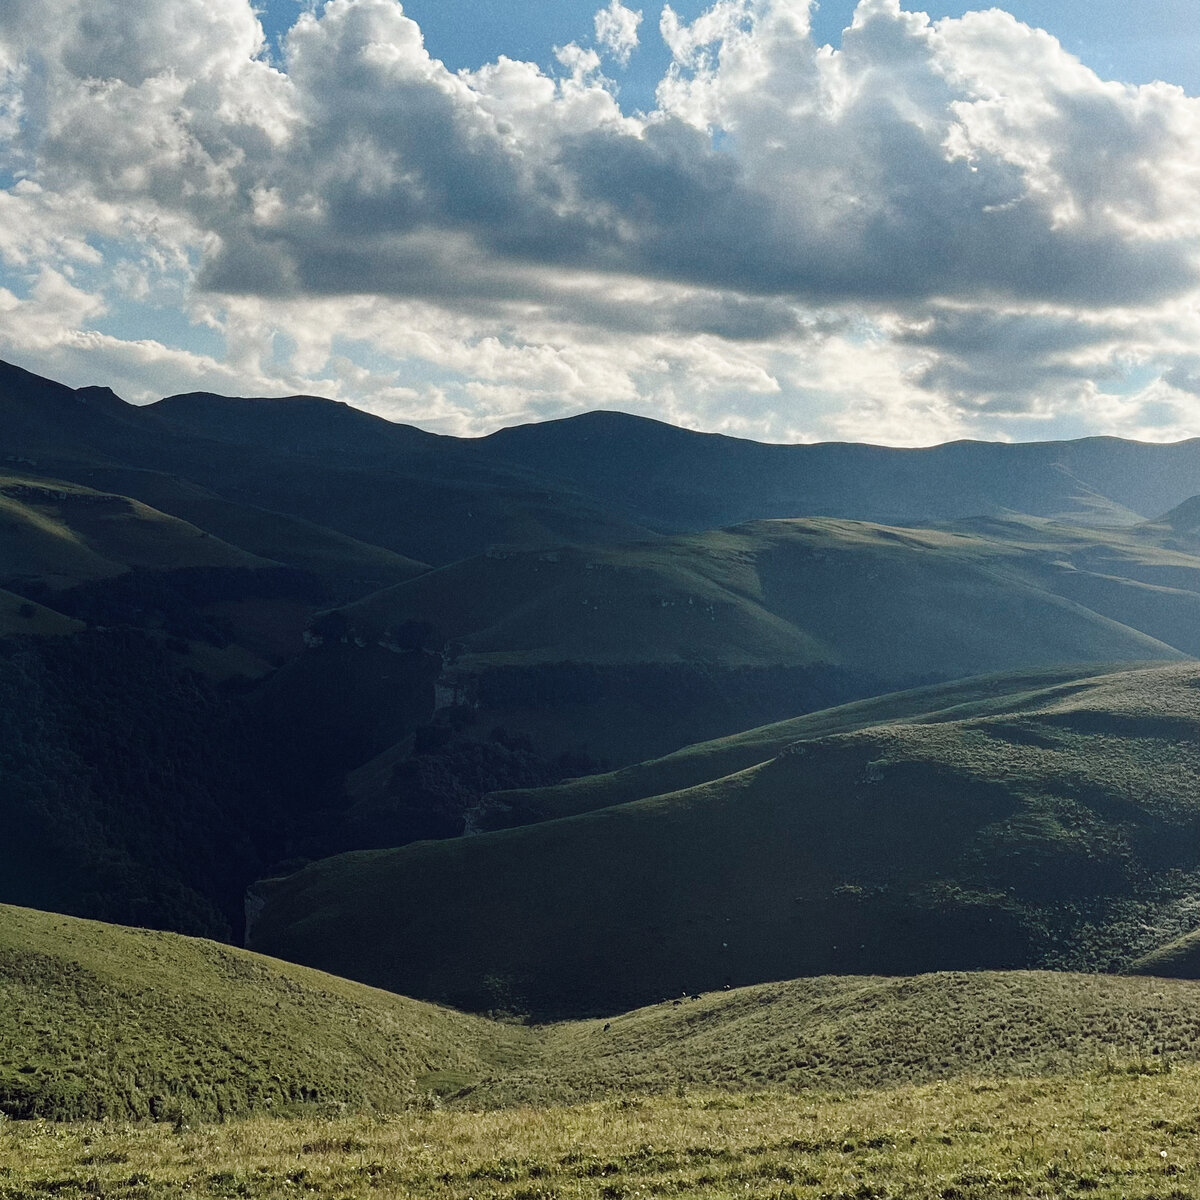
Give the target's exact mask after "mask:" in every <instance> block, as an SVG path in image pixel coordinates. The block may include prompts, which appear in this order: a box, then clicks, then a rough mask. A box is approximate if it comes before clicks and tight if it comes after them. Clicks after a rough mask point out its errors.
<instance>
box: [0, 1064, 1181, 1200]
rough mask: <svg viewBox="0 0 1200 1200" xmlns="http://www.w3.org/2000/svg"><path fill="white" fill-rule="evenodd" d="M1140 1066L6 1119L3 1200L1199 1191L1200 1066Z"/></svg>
mask: <svg viewBox="0 0 1200 1200" xmlns="http://www.w3.org/2000/svg"><path fill="white" fill-rule="evenodd" d="M1131 1066H1132V1069H1126V1065H1125V1064H1113V1065H1112V1066H1111V1067H1110V1068H1108V1069H1107V1070H1103V1071H1098V1072H1092V1073H1087V1074H1083V1075H1080V1076H1076V1077H1072V1078H1050V1079H1045V1078H1036V1077H1035V1078H1028V1079H1020V1080H992V1079H986V1078H979V1079H961V1080H955V1081H953V1082H950V1083H941V1084H931V1085H924V1086H908V1087H901V1088H895V1089H888V1090H881V1091H868V1092H850V1093H831V1094H820V1093H809V1094H803V1095H798V1094H795V1093H787V1092H782V1091H777V1090H766V1091H759V1092H751V1093H742V1094H737V1095H731V1094H729V1093H724V1092H712V1091H702V1090H689V1089H683V1090H681V1092H680V1093H679V1094H674V1095H670V1096H663V1097H656V1098H628V1097H626V1098H622V1099H620V1100H611V1101H605V1102H600V1103H592V1104H586V1105H582V1106H576V1107H549V1108H529V1107H523V1108H515V1109H505V1110H501V1111H496V1112H490V1113H483V1114H481V1113H476V1112H470V1113H464V1112H457V1111H434V1112H413V1113H406V1114H399V1115H395V1116H392V1117H388V1118H383V1119H363V1118H355V1117H340V1118H334V1119H311V1118H310V1119H307V1120H305V1119H294V1120H279V1119H275V1120H272V1119H254V1120H249V1121H241V1122H232V1123H228V1124H223V1125H218V1126H206V1127H193V1128H188V1127H185V1126H177V1127H172V1126H171V1125H168V1124H157V1125H144V1124H143V1125H115V1124H107V1125H87V1124H78V1125H70V1126H65V1127H63V1126H52V1125H47V1124H45V1123H41V1122H34V1123H26V1122H7V1123H4V1124H0V1197H2V1198H3V1200H35V1198H36V1200H42V1198H44V1197H46V1196H48V1195H57V1196H65V1197H75V1196H105V1197H111V1198H113V1200H147V1198H149V1197H169V1196H180V1195H188V1196H198V1197H214V1198H218V1197H219V1198H221V1200H226V1198H230V1197H245V1198H247V1200H257V1198H262V1200H267V1198H268V1197H270V1198H275V1197H283V1196H295V1195H312V1196H328V1197H342V1198H343V1200H356V1198H358V1197H368V1196H371V1197H376V1196H379V1197H436V1198H437V1200H635V1198H638V1200H640V1198H643V1197H654V1196H693V1197H697V1198H698V1200H699V1198H710V1200H716V1198H718V1197H720V1198H732V1197H739V1198H750V1200H792V1198H795V1200H901V1198H905V1200H924V1198H929V1200H934V1198H937V1200H995V1198H996V1197H1002V1196H1027V1197H1042V1198H1046V1200H1049V1198H1051V1197H1055V1198H1058V1197H1094V1198H1101V1200H1194V1197H1195V1196H1196V1195H1197V1194H1198V1190H1200V1170H1198V1168H1197V1140H1198V1137H1200V1132H1198V1130H1200V1126H1198V1124H1197V1113H1196V1101H1197V1095H1198V1094H1200V1070H1198V1069H1197V1068H1195V1067H1192V1066H1189V1067H1182V1068H1178V1069H1176V1070H1174V1071H1171V1072H1170V1073H1168V1074H1160V1073H1157V1072H1151V1073H1144V1072H1143V1071H1142V1070H1141V1069H1140V1068H1139V1067H1138V1065H1137V1064H1132V1065H1131Z"/></svg>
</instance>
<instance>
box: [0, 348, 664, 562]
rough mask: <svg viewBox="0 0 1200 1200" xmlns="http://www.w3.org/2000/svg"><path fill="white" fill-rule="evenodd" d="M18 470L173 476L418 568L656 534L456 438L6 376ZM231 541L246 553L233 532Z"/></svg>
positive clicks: (4, 442)
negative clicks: (497, 552) (503, 551)
mask: <svg viewBox="0 0 1200 1200" xmlns="http://www.w3.org/2000/svg"><path fill="white" fill-rule="evenodd" d="M243 413H244V414H246V420H241V419H239V414H243ZM247 423H248V425H249V431H247V429H246V428H244V426H245V425H246V424H247ZM285 431H286V432H285ZM376 435H377V437H378V451H377V452H370V451H364V436H366V437H367V439H368V440H369V441H371V443H372V445H374V444H375V437H376ZM428 444H432V445H433V446H435V447H436V452H435V453H433V454H432V455H431V454H430V453H429V452H428V450H427V446H428ZM9 464H12V465H13V466H14V467H15V468H16V469H20V470H21V471H23V472H34V473H37V474H39V475H45V476H52V477H54V478H59V479H69V480H78V481H82V482H87V481H88V479H89V478H90V477H91V475H92V473H93V472H95V471H97V470H101V471H104V472H110V471H113V470H122V471H127V470H129V469H131V468H132V469H135V470H141V471H152V472H159V473H164V474H167V475H171V476H175V477H177V478H178V479H179V480H181V481H187V483H189V484H192V485H195V486H198V487H200V488H202V489H204V490H205V491H207V492H211V493H213V494H215V495H217V496H219V497H220V498H221V499H223V500H225V501H227V502H232V503H234V504H237V505H244V506H250V507H252V508H255V509H264V510H267V511H269V512H275V513H281V514H285V515H287V516H290V517H293V518H299V519H301V520H303V521H307V522H310V523H315V524H317V525H320V526H323V527H326V528H328V529H331V530H334V531H337V532H338V533H340V534H342V535H344V536H348V537H351V538H354V539H356V540H358V541H365V542H368V543H371V544H374V545H378V546H381V547H384V548H385V549H388V550H391V551H393V552H394V553H398V554H401V555H405V556H407V557H409V558H412V559H415V560H417V561H420V562H446V561H450V560H453V559H456V558H459V557H461V556H463V555H464V554H476V553H480V552H482V551H483V550H484V549H486V547H487V546H488V545H490V544H492V543H494V542H498V541H504V542H507V541H518V542H528V543H545V542H556V541H562V540H570V539H584V540H596V539H607V540H620V539H622V538H628V537H636V536H645V535H646V534H647V532H648V530H647V529H646V528H645V527H644V526H643V525H641V524H640V522H639V521H637V520H636V519H635V518H633V517H631V515H630V514H629V513H628V511H627V510H626V509H624V508H623V507H622V506H612V505H610V506H607V507H605V506H601V505H600V504H598V503H596V502H595V501H592V500H590V499H588V498H587V497H584V496H581V495H579V494H578V493H577V492H575V491H574V490H573V489H571V488H570V487H569V486H564V485H562V484H561V483H554V482H552V481H550V480H548V479H546V478H545V477H544V476H540V475H537V474H536V473H533V472H530V471H527V470H524V469H522V468H520V467H512V466H508V465H505V464H497V463H491V462H488V461H485V460H483V459H480V458H479V457H478V456H475V455H472V454H470V453H466V454H464V452H463V451H462V450H461V448H460V447H459V445H458V443H457V441H456V440H455V439H452V438H436V437H434V436H433V435H429V434H422V433H420V432H419V431H417V430H413V429H408V428H406V427H402V426H397V425H394V424H393V423H391V422H387V421H383V420H380V419H379V418H375V417H370V416H368V415H367V414H365V413H361V412H358V411H357V410H355V409H351V408H349V407H348V406H346V405H342V404H337V403H335V402H333V401H328V400H319V399H315V398H311V397H293V398H290V399H282V400H270V401H266V400H264V401H252V400H234V399H229V398H226V397H212V396H207V395H203V394H197V395H193V396H184V397H178V398H174V399H173V400H172V401H170V402H162V403H161V404H157V405H150V406H146V407H142V408H138V407H135V406H132V405H128V404H125V403H124V402H123V401H121V400H120V399H119V398H118V397H117V396H115V395H114V394H113V393H112V392H110V391H108V390H107V389H104V388H81V389H79V390H75V389H72V388H67V387H64V386H62V385H61V384H57V383H54V382H53V381H51V380H46V379H41V378H39V377H38V376H36V375H32V374H31V373H29V372H27V371H22V370H20V369H19V368H17V367H13V366H10V365H8V364H0V467H4V466H6V465H9ZM191 513H192V515H194V516H199V515H200V513H199V512H198V511H197V510H196V509H194V508H193V509H192V510H191ZM218 517H219V519H220V520H222V521H224V520H226V519H227V517H228V513H226V514H218ZM250 523H251V525H252V526H255V525H259V524H261V522H260V521H259V520H258V519H257V518H251V522H250ZM226 532H227V533H229V534H232V535H233V536H232V538H231V540H232V541H234V542H235V543H237V544H241V543H240V541H239V538H240V536H241V535H240V534H238V533H237V531H236V528H234V529H230V528H229V527H228V526H226Z"/></svg>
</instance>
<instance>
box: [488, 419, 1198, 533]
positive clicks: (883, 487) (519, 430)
mask: <svg viewBox="0 0 1200 1200" xmlns="http://www.w3.org/2000/svg"><path fill="white" fill-rule="evenodd" d="M479 450H480V452H481V453H483V454H485V455H487V456H488V457H490V458H492V459H493V460H495V461H497V462H505V463H512V464H514V465H515V464H520V465H521V466H523V467H525V468H531V469H535V470H538V471H542V472H545V473H546V474H547V475H551V476H555V477H557V478H560V479H563V480H565V481H569V482H570V483H571V484H572V485H573V486H574V487H577V488H579V489H580V490H581V491H583V492H584V493H586V494H588V495H592V496H595V497H597V498H598V499H601V500H609V501H617V500H620V501H621V502H622V503H624V504H629V505H631V506H632V507H634V508H635V509H639V510H641V511H642V512H644V513H646V514H647V515H649V514H650V513H651V512H653V513H656V514H658V515H659V519H660V520H663V521H664V523H666V524H668V525H669V526H670V527H673V528H676V529H681V528H682V529H703V528H710V527H712V526H714V525H729V524H733V523H735V522H739V521H746V520H751V519H754V518H762V517H792V516H803V515H810V514H813V515H815V514H820V515H824V516H835V517H845V518H850V519H853V520H866V521H882V522H888V523H902V522H911V521H927V520H930V521H937V520H951V519H954V518H956V517H966V516H985V515H1004V514H1007V513H1011V512H1021V513H1030V514H1032V515H1034V516H1040V517H1057V518H1063V519H1066V520H1070V521H1074V522H1077V523H1080V524H1099V525H1130V524H1135V523H1136V522H1137V521H1138V515H1139V514H1140V515H1141V517H1142V518H1148V517H1153V516H1156V515H1157V514H1159V513H1161V512H1164V511H1165V510H1166V509H1168V508H1170V507H1172V506H1173V505H1175V504H1178V503H1179V502H1180V501H1181V500H1183V499H1184V498H1185V497H1187V496H1189V495H1194V494H1195V493H1196V491H1197V490H1200V440H1195V439H1194V440H1192V441H1189V442H1180V443H1177V444H1175V445H1171V446H1159V447H1156V448H1154V449H1150V448H1149V447H1147V446H1144V445H1141V444H1139V443H1136V442H1129V441H1124V440H1122V439H1120V438H1083V439H1080V440H1078V441H1071V442H1029V443H1013V444H1001V443H990V442H969V441H963V442H950V443H948V444H946V445H943V446H932V447H929V448H925V449H915V450H905V449H892V448H889V447H883V446H864V445H854V444H850V443H835V442H827V443H820V444H817V445H797V446H786V445H769V444H764V443H760V442H751V441H746V440H743V439H740V438H731V437H726V436H723V435H720V434H710V433H696V432H693V431H691V430H685V429H677V428H675V427H674V426H671V425H666V424H664V423H662V422H660V421H651V420H647V419H646V418H644V417H633V416H629V415H627V414H625V413H618V412H593V413H585V414H583V415H581V416H578V417H568V418H566V419H564V420H559V421H545V422H541V423H539V424H531V425H521V426H518V427H516V428H512V429H504V430H501V431H500V432H498V433H495V434H492V435H491V436H490V437H488V438H485V439H482V440H481V441H480V443H479Z"/></svg>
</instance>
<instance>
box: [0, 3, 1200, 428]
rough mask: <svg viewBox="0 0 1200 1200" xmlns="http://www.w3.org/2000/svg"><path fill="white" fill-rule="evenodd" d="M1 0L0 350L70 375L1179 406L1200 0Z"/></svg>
mask: <svg viewBox="0 0 1200 1200" xmlns="http://www.w3.org/2000/svg"><path fill="white" fill-rule="evenodd" d="M3 7H4V13H5V17H4V20H3V22H2V23H0V147H2V149H0V313H2V314H3V321H2V322H0V357H3V358H6V359H9V360H11V361H14V362H16V363H18V364H20V365H22V366H25V367H28V368H30V369H32V370H36V371H39V372H41V373H43V374H47V375H51V376H54V377H56V378H60V379H63V380H64V381H65V382H68V383H72V384H76V385H79V384H85V383H105V384H110V385H111V386H113V387H115V388H116V389H117V390H118V391H120V392H121V393H122V394H123V395H125V396H126V397H128V398H130V399H135V400H149V399H153V398H157V397H158V396H161V395H163V394H165V393H169V392H175V391H185V390H195V389H201V388H203V389H211V390H214V391H223V392H233V393H239V394H265V395H278V394H285V393H292V392H312V393H317V394H322V395H328V396H332V397H335V398H338V399H343V400H347V401H349V402H351V403H354V404H358V405H361V406H362V407H365V408H368V409H371V410H372V411H375V412H378V413H381V414H383V415H385V416H389V417H392V418H395V419H401V420H406V421H413V422H415V423H418V424H421V425H423V426H425V427H427V428H431V429H437V430H441V431H446V432H456V433H480V432H486V431H488V430H491V429H494V428H496V427H498V426H500V425H504V424H512V423H515V422H519V421H525V420H534V419H543V418H546V417H553V416H563V415H567V414H569V413H573V412H579V411H583V410H586V409H592V408H618V409H623V410H625V411H628V412H635V413H642V414H645V415H649V416H656V417H660V418H662V419H665V420H668V421H672V422H675V423H678V424H683V425H688V426H692V427H695V428H702V429H710V430H719V431H724V432H730V433H736V434H740V435H744V436H751V437H758V438H766V439H772V440H780V441H791V440H814V439H830V438H839V439H854V440H869V441H877V442H887V443H893V444H926V443H930V442H937V441H944V440H948V439H951V438H957V437H984V438H1004V439H1010V438H1016V439H1028V438H1047V437H1063V436H1079V435H1083V434H1089V433H1111V434H1120V435H1124V436H1129V437H1139V438H1148V439H1155V440H1165V439H1172V438H1177V437H1182V436H1191V435H1197V434H1200V280H1198V269H1200V256H1198V251H1200V149H1198V147H1200V100H1198V99H1196V97H1195V94H1194V93H1195V92H1196V91H1197V86H1196V84H1197V75H1198V72H1197V64H1196V55H1195V52H1194V51H1193V52H1192V57H1188V53H1189V52H1188V51H1187V50H1186V48H1187V47H1194V46H1195V44H1196V39H1195V36H1194V33H1195V30H1196V29H1197V28H1200V0H1173V2H1171V0H1161V2H1160V3H1148V4H1145V5H1142V6H1138V7H1137V9H1136V10H1132V9H1128V8H1125V7H1122V8H1121V9H1118V8H1116V7H1115V6H1113V5H1111V4H1107V5H1105V4H1101V5H1090V6H1087V7H1085V6H1083V5H1082V4H1076V3H1066V0H1061V2H1059V3H1044V4H1040V5H1033V4H1030V3H1027V4H1023V5H1020V6H1014V8H1015V11H1014V12H1013V13H1008V12H1005V11H1001V10H1000V9H991V10H989V11H986V12H969V11H967V10H966V8H965V6H961V5H960V6H956V7H953V8H952V9H951V8H949V7H943V8H942V9H940V10H935V12H934V13H933V14H932V16H926V15H925V14H923V13H913V12H907V11H905V10H904V9H902V7H901V6H900V5H899V4H898V3H896V2H895V0H861V3H859V4H858V5H857V7H856V8H852V7H851V6H850V5H849V4H842V5H840V6H839V5H838V4H832V3H831V4H827V5H825V6H824V7H823V8H822V9H821V10H818V11H816V12H815V13H810V9H809V5H808V4H807V3H805V2H804V0H718V2H717V3H715V4H713V5H711V6H708V7H703V6H701V5H700V4H695V3H693V4H684V3H679V4H678V5H676V6H653V7H652V6H650V5H646V4H633V3H624V2H622V0H610V2H609V3H606V4H599V3H594V4H592V3H589V4H585V5H580V4H576V3H573V2H572V3H564V4H562V5H538V6H535V5H533V4H532V3H524V2H522V3H517V2H515V0H509V2H508V3H499V2H497V0H494V2H493V3H491V4H484V5H482V7H480V6H473V7H472V8H471V9H470V11H469V12H468V9H467V6H466V5H465V4H460V3H458V0H454V2H453V3H450V2H447V0H437V3H435V2H434V0H422V2H421V3H418V2H417V0H412V3H410V4H408V5H406V6H405V7H404V8H403V9H402V7H401V5H400V4H398V3H396V2H395V0H330V2H329V3H327V4H324V5H318V6H315V7H314V6H313V5H307V6H306V5H303V4H299V3H297V2H296V0H275V2H274V3H272V4H271V5H270V6H269V7H268V8H267V9H266V11H265V12H263V13H262V14H256V12H255V11H254V10H253V9H252V8H251V6H250V5H249V4H248V3H246V2H245V0H153V2H152V3H150V4H148V5H145V6H130V5H127V4H124V3H121V2H120V0H5V2H4V6H3ZM539 13H540V14H541V15H540V16H539V15H538V14H539ZM1039 13H1042V14H1044V16H1042V17H1040V18H1039V16H1038V14H1039ZM260 15H261V18H262V19H261V21H260ZM1038 19H1042V20H1044V21H1046V22H1047V23H1049V24H1050V25H1051V26H1052V28H1051V29H1050V30H1048V31H1047V30H1043V29H1039V28H1037V27H1036V26H1035V25H1034V24H1028V23H1023V22H1032V21H1035V20H1038ZM423 25H424V26H428V28H427V29H423ZM1156 64H1158V65H1161V67H1162V70H1161V72H1159V71H1156V69H1155V67H1156ZM1158 74H1162V75H1164V76H1166V78H1167V80H1168V81H1167V82H1159V81H1156V77H1157V75H1158Z"/></svg>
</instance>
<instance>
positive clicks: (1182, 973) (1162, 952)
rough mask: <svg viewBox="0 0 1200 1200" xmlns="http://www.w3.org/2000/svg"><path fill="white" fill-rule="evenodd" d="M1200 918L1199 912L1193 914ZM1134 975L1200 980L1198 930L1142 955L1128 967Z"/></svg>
mask: <svg viewBox="0 0 1200 1200" xmlns="http://www.w3.org/2000/svg"><path fill="white" fill-rule="evenodd" d="M1195 917H1200V912H1197V913H1196V914H1194V917H1193V919H1195ZM1129 970H1130V972H1132V973H1133V974H1135V975H1159V976H1166V977H1167V978H1171V979H1200V930H1195V929H1194V930H1192V931H1191V932H1190V933H1186V934H1184V935H1183V937H1179V938H1175V939H1174V940H1172V941H1170V942H1168V943H1167V944H1166V945H1165V946H1159V947H1158V948H1157V949H1154V950H1151V951H1150V953H1149V954H1143V955H1142V956H1141V958H1138V959H1136V960H1135V961H1134V962H1132V963H1131V964H1130V966H1129Z"/></svg>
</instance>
